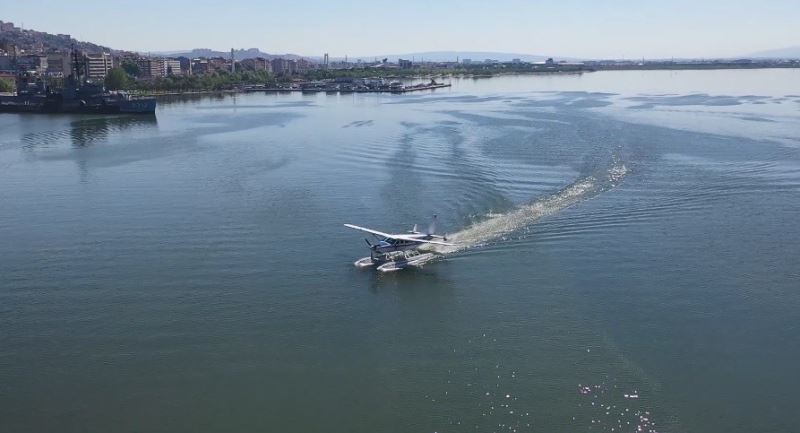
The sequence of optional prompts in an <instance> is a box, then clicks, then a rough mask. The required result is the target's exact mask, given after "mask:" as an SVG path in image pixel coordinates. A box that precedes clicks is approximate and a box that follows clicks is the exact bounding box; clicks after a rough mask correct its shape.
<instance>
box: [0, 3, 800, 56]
mask: <svg viewBox="0 0 800 433" xmlns="http://www.w3.org/2000/svg"><path fill="white" fill-rule="evenodd" d="M2 3H3V4H2V7H0V20H3V21H13V22H14V23H15V24H17V25H20V24H21V23H24V25H25V27H26V28H32V29H35V30H41V31H47V32H51V33H69V34H71V35H73V36H74V37H77V38H79V39H82V40H88V41H92V42H96V43H100V44H102V45H107V46H110V47H112V48H118V49H129V50H139V51H169V50H178V49H189V48H200V47H202V48H213V49H218V50H229V49H230V48H231V47H235V48H260V49H262V50H263V51H266V52H269V53H287V52H288V53H296V54H302V55H322V53H324V52H328V53H330V54H331V56H335V57H339V56H344V55H345V54H346V55H349V56H370V55H380V54H401V53H408V52H420V51H440V50H447V51H450V50H453V51H455V50H463V51H502V52H515V53H525V54H544V55H552V56H571V57H586V58H641V57H648V58H655V57H664V58H665V57H725V56H738V55H743V54H747V53H751V52H754V51H759V50H764V49H771V48H783V47H788V46H793V45H800V0H761V1H749V0H748V1H743V0H728V1H723V0H693V1H691V0H669V1H666V0H662V1H653V0H636V1H634V0H630V1H621V0H595V1H589V0H560V1H558V0H539V1H522V0H495V1H486V0H484V1H478V0H461V1H455V0H435V1H431V0H425V1H423V0H406V1H404V2H398V1H396V0H395V1H387V0H371V1H361V0H351V1H346V2H338V4H337V2H331V1H323V0H305V1H298V0H294V1H271V0H267V1H256V0H252V1H251V0H246V1H236V0H228V1H219V0H217V1H207V0H195V1H187V0H162V1H153V0H138V1H135V2H129V1H109V0H103V1H100V0H77V1H31V0H29V1H23V0H2Z"/></svg>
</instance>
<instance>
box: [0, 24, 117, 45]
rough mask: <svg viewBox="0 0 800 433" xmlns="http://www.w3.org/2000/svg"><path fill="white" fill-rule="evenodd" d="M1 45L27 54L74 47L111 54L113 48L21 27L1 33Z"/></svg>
mask: <svg viewBox="0 0 800 433" xmlns="http://www.w3.org/2000/svg"><path fill="white" fill-rule="evenodd" d="M1 22H2V21H0V23H1ZM9 24H10V23H9ZM0 43H4V44H5V45H16V46H17V47H18V48H19V49H21V50H24V51H25V52H35V51H38V49H40V48H41V49H43V50H44V51H61V52H68V51H70V49H71V48H72V47H73V46H74V47H75V48H77V49H78V50H81V51H86V52H89V53H102V52H111V48H108V47H104V46H102V45H97V44H93V43H91V42H84V41H79V40H77V39H75V38H73V37H72V36H70V35H54V34H51V33H46V32H39V31H36V30H29V29H25V30H22V29H20V28H19V27H14V28H12V29H10V30H4V31H0Z"/></svg>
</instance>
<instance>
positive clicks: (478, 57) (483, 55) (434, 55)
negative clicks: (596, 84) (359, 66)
mask: <svg viewBox="0 0 800 433" xmlns="http://www.w3.org/2000/svg"><path fill="white" fill-rule="evenodd" d="M549 57H554V58H556V56H545V55H540V54H520V53H499V52H493V51H428V52H419V53H406V54H388V55H386V54H385V55H379V56H358V57H350V58H349V60H358V59H361V60H364V61H372V60H374V59H376V58H377V59H378V60H380V59H383V58H387V59H389V61H393V62H394V61H397V59H408V60H412V58H413V59H414V60H420V59H423V60H425V61H431V62H454V61H455V60H456V58H458V59H459V60H464V59H470V60H472V61H473V62H482V61H484V60H486V59H492V60H498V61H501V62H510V61H511V60H513V59H520V60H522V61H524V62H541V61H544V60H547V58H549ZM336 60H339V58H338V57H337V58H336ZM557 60H573V59H570V58H565V57H558V58H557Z"/></svg>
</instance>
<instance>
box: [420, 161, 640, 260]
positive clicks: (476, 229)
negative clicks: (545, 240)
mask: <svg viewBox="0 0 800 433" xmlns="http://www.w3.org/2000/svg"><path fill="white" fill-rule="evenodd" d="M627 174H628V168H627V167H626V166H625V164H623V163H621V162H619V161H618V160H617V159H616V158H614V164H613V165H612V166H611V167H610V168H609V169H608V170H607V171H606V172H605V173H604V174H601V175H598V176H586V177H583V178H580V179H578V180H577V181H575V182H574V183H572V184H570V185H568V186H567V187H565V188H563V189H561V190H560V191H558V192H556V193H555V194H553V195H550V196H547V197H544V198H541V199H539V200H536V201H534V202H533V203H530V204H528V205H525V206H522V207H520V208H518V209H516V210H514V211H511V212H509V213H505V214H500V215H494V216H492V217H490V218H489V219H487V220H485V221H481V222H479V223H476V224H474V225H472V226H470V227H467V228H465V229H464V230H461V231H459V232H457V233H453V234H451V235H450V236H449V237H448V240H451V241H452V242H454V243H455V244H456V245H455V246H452V247H436V248H434V251H435V252H437V253H440V254H452V253H455V252H459V251H463V250H467V249H470V248H475V247H479V246H481V245H484V244H486V243H488V242H491V241H493V240H496V239H499V238H502V237H503V236H505V235H507V234H509V233H512V232H515V231H517V230H520V229H522V228H524V227H527V226H529V225H531V224H533V223H535V222H536V221H538V220H540V219H542V218H544V217H546V216H549V215H553V214H555V213H557V212H560V211H561V210H563V209H566V208H568V207H570V206H572V205H574V204H576V203H579V202H581V201H584V200H586V199H589V198H591V197H594V196H596V195H597V194H599V193H601V192H603V191H607V190H609V189H611V188H613V187H615V186H617V185H618V184H619V183H620V182H621V181H622V180H623V179H624V177H625V176H626V175H627Z"/></svg>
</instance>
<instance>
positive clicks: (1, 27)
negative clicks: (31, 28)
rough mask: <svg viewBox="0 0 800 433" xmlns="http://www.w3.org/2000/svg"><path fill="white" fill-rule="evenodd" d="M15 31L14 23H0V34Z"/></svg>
mask: <svg viewBox="0 0 800 433" xmlns="http://www.w3.org/2000/svg"><path fill="white" fill-rule="evenodd" d="M14 30H16V27H14V23H4V22H2V21H0V32H12V31H14Z"/></svg>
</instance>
